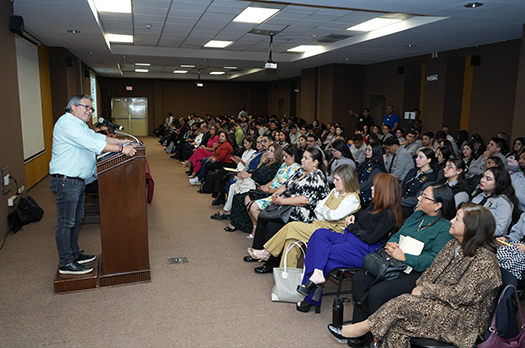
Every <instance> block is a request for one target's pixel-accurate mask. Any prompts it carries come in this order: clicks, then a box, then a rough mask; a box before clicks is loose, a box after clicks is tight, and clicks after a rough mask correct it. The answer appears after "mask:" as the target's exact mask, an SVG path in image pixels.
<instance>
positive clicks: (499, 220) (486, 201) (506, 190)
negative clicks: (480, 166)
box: [472, 167, 521, 237]
mask: <svg viewBox="0 0 525 348" xmlns="http://www.w3.org/2000/svg"><path fill="white" fill-rule="evenodd" d="M473 196H474V198H472V203H476V204H479V205H482V206H484V207H486V208H487V209H488V210H489V211H490V212H491V213H492V215H494V219H496V231H495V232H494V237H500V236H504V235H506V234H507V231H508V229H509V226H510V225H511V222H512V221H514V222H517V221H518V219H519V218H520V214H521V210H520V206H519V201H518V198H517V197H516V191H514V187H513V186H512V182H511V179H510V175H509V173H508V172H507V170H505V168H502V167H492V168H489V169H487V170H486V171H485V174H483V176H482V177H481V180H480V182H479V189H478V190H476V192H474V194H473Z"/></svg>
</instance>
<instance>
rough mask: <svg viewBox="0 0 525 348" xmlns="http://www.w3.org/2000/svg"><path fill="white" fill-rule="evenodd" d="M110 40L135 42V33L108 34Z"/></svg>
mask: <svg viewBox="0 0 525 348" xmlns="http://www.w3.org/2000/svg"><path fill="white" fill-rule="evenodd" d="M108 39H109V41H110V42H123V43H133V35H120V34H108Z"/></svg>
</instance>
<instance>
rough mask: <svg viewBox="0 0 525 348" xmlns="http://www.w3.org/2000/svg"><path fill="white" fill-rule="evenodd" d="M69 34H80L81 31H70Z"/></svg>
mask: <svg viewBox="0 0 525 348" xmlns="http://www.w3.org/2000/svg"><path fill="white" fill-rule="evenodd" d="M67 32H68V33H71V34H80V30H74V29H69V30H68V31H67Z"/></svg>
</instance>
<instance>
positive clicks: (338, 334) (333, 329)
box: [328, 324, 369, 341]
mask: <svg viewBox="0 0 525 348" xmlns="http://www.w3.org/2000/svg"><path fill="white" fill-rule="evenodd" d="M328 331H330V333H331V334H332V335H334V336H335V338H337V339H339V340H349V339H351V340H354V341H355V340H364V339H366V336H367V335H368V334H369V332H368V333H366V334H364V335H363V336H359V337H345V336H343V334H342V332H343V328H342V327H335V326H333V325H332V324H329V325H328Z"/></svg>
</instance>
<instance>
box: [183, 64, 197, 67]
mask: <svg viewBox="0 0 525 348" xmlns="http://www.w3.org/2000/svg"><path fill="white" fill-rule="evenodd" d="M180 67H181V68H195V65H188V64H182V65H181V66H180Z"/></svg>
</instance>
